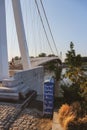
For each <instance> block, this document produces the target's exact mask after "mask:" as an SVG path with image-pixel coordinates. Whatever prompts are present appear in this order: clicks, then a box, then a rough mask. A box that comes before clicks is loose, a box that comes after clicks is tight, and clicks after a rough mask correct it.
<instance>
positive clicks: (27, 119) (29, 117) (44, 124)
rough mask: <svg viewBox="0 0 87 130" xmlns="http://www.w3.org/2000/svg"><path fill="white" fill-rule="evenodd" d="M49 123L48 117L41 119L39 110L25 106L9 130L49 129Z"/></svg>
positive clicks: (50, 127)
mask: <svg viewBox="0 0 87 130" xmlns="http://www.w3.org/2000/svg"><path fill="white" fill-rule="evenodd" d="M51 123H52V122H51V121H50V120H49V119H43V118H42V116H41V113H40V112H38V111H36V110H34V109H33V110H32V109H29V108H28V109H27V108H26V109H25V110H23V111H22V113H21V114H20V116H19V117H18V118H17V120H15V122H14V123H13V124H12V125H11V127H10V129H9V130H51V129H52V124H51Z"/></svg>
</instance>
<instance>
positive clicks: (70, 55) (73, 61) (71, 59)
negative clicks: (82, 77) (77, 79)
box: [65, 42, 81, 67]
mask: <svg viewBox="0 0 87 130" xmlns="http://www.w3.org/2000/svg"><path fill="white" fill-rule="evenodd" d="M65 62H66V63H67V64H68V65H69V66H72V67H79V66H81V55H80V54H78V55H76V52H75V50H74V44H73V42H71V43H70V50H69V51H68V52H67V53H66V59H65Z"/></svg>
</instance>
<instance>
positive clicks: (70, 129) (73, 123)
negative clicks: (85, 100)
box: [58, 102, 87, 130]
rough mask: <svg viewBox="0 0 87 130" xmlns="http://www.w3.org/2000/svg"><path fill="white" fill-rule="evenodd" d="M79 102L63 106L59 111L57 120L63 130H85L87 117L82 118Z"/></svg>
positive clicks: (86, 128) (86, 129)
mask: <svg viewBox="0 0 87 130" xmlns="http://www.w3.org/2000/svg"><path fill="white" fill-rule="evenodd" d="M81 113H82V107H81V105H80V103H79V102H74V103H73V104H72V105H68V104H64V105H62V107H61V108H60V109H59V112H58V120H59V123H60V124H61V126H62V127H63V128H64V130H87V115H85V116H84V117H83V116H82V114H81Z"/></svg>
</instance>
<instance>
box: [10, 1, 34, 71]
mask: <svg viewBox="0 0 87 130" xmlns="http://www.w3.org/2000/svg"><path fill="white" fill-rule="evenodd" d="M12 5H13V12H14V18H15V24H16V30H17V36H18V42H19V48H20V52H21V57H22V64H23V69H24V70H26V69H29V68H31V65H30V59H29V54H28V47H27V42H26V36H25V31H24V24H23V18H22V11H21V5H20V0H12Z"/></svg>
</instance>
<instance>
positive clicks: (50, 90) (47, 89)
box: [43, 77, 55, 115]
mask: <svg viewBox="0 0 87 130" xmlns="http://www.w3.org/2000/svg"><path fill="white" fill-rule="evenodd" d="M54 84H55V82H54V78H52V77H51V78H49V79H47V80H45V82H44V102H43V113H44V114H50V115H52V113H53V107H54Z"/></svg>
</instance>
